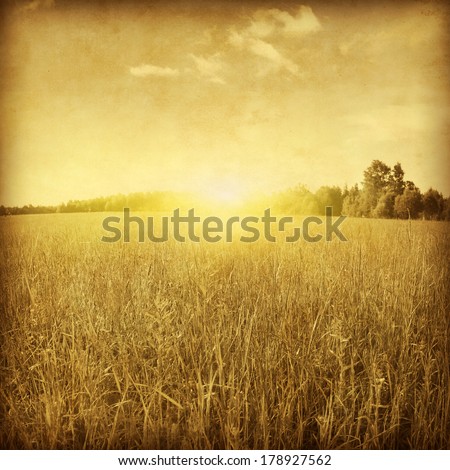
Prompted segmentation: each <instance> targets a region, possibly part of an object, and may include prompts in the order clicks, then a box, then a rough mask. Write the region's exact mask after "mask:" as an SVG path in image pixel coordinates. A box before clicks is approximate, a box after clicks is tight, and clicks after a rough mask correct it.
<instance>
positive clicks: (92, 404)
mask: <svg viewBox="0 0 450 470" xmlns="http://www.w3.org/2000/svg"><path fill="white" fill-rule="evenodd" d="M102 217H104V215H102V214H72V215H69V214H52V215H37V216H16V217H3V218H2V220H0V229H1V235H0V236H1V249H0V253H1V291H2V298H1V315H2V322H1V337H2V340H1V347H2V355H1V371H0V380H1V383H0V393H1V398H0V407H1V408H0V422H1V429H0V445H1V447H2V448H17V449H21V448H25V449H81V448H87V449H106V448H108V449H135V448H137V449H144V448H146V449H152V448H158V449H292V448H295V449H306V448H309V449H317V448H320V449H409V448H413V449H448V448H449V447H450V396H449V386H450V380H449V374H450V363H449V361H450V359H449V358H450V346H449V337H450V336H449V334H450V327H449V325H450V322H449V305H450V303H449V300H450V299H449V293H450V289H449V279H450V268H449V262H448V261H449V258H450V256H449V255H450V243H449V236H450V234H449V225H448V223H444V222H426V221H397V220H364V219H359V220H358V219H348V220H346V221H345V224H344V225H343V226H342V229H343V231H345V235H346V236H347V238H348V241H347V242H341V241H339V240H333V242H330V243H327V242H320V243H306V242H304V241H299V242H297V243H294V244H288V243H269V242H265V241H259V242H257V243H252V244H245V243H239V242H235V243H228V244H227V243H218V244H210V243H206V242H200V243H193V242H189V243H177V242H175V241H169V242H167V243H161V244H156V243H151V242H146V243H142V244H138V243H133V242H132V243H128V244H125V243H112V244H108V243H102V242H101V241H100V238H101V235H102V229H101V220H102Z"/></svg>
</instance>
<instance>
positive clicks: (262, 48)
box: [248, 39, 299, 76]
mask: <svg viewBox="0 0 450 470" xmlns="http://www.w3.org/2000/svg"><path fill="white" fill-rule="evenodd" d="M248 48H249V50H250V51H251V52H253V54H255V55H257V56H259V57H263V58H265V59H267V60H269V61H270V62H271V64H272V68H273V69H274V70H280V69H283V68H284V69H286V70H287V71H288V72H290V73H292V74H293V75H297V76H298V75H299V67H298V65H297V64H296V63H294V62H293V61H292V60H290V59H287V58H286V57H284V56H283V55H282V54H280V52H278V51H277V50H276V49H275V47H273V46H272V44H269V43H268V42H265V41H263V40H261V39H250V40H249V41H248Z"/></svg>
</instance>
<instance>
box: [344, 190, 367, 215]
mask: <svg viewBox="0 0 450 470" xmlns="http://www.w3.org/2000/svg"><path fill="white" fill-rule="evenodd" d="M342 213H343V214H345V215H349V216H351V217H361V215H362V209H361V191H360V189H359V187H358V185H357V184H355V186H352V187H351V188H350V189H346V190H345V191H344V197H343V202H342Z"/></svg>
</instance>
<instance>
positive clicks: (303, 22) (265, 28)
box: [228, 5, 322, 76]
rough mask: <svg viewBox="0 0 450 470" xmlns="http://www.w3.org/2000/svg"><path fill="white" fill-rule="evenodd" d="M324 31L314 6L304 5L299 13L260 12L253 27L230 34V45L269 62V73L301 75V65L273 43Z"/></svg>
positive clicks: (254, 20) (271, 10)
mask: <svg viewBox="0 0 450 470" xmlns="http://www.w3.org/2000/svg"><path fill="white" fill-rule="evenodd" d="M321 29H322V25H321V24H320V21H319V20H318V19H317V17H316V16H315V15H314V13H313V11H312V9H311V7H308V6H304V5H301V6H300V7H299V9H298V10H297V12H296V13H295V14H290V13H288V12H287V11H283V10H279V9H278V8H271V9H265V10H257V11H256V12H255V13H254V14H253V16H252V20H251V22H250V25H248V26H246V27H244V28H242V29H240V30H232V31H230V34H229V36H228V42H229V43H230V44H231V45H232V46H234V47H237V48H239V49H241V50H247V51H248V52H250V53H252V54H254V55H256V56H258V57H261V58H263V59H266V63H265V66H266V67H265V70H266V73H267V72H278V71H280V70H283V69H284V70H287V71H288V72H289V73H291V74H292V75H295V76H300V75H301V74H300V70H299V67H298V65H297V64H296V63H295V62H293V61H292V60H291V59H289V58H287V57H286V56H285V55H283V54H282V53H281V52H280V51H279V50H278V49H277V48H275V46H274V45H273V44H271V42H273V40H276V39H280V38H285V41H286V40H288V39H289V37H292V35H296V36H301V35H306V34H311V33H315V32H317V31H320V30H321ZM270 38H272V39H271V42H269V39H270Z"/></svg>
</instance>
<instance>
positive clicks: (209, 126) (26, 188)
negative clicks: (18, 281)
mask: <svg viewBox="0 0 450 470" xmlns="http://www.w3.org/2000/svg"><path fill="white" fill-rule="evenodd" d="M8 5H9V6H8ZM2 17H3V22H2V24H1V28H2V31H1V46H0V47H1V50H0V52H1V59H0V72H1V73H0V111H1V116H2V119H1V122H0V126H1V127H0V141H1V143H0V152H1V160H0V182H1V191H0V204H4V205H7V206H14V205H19V206H21V205H24V204H59V203H61V202H67V201H68V200H70V199H87V198H92V197H97V196H101V195H111V194H116V193H124V194H126V193H131V192H137V191H154V190H174V191H199V192H200V193H202V194H203V195H204V196H205V197H207V198H211V199H217V200H220V199H221V198H222V199H224V200H225V199H226V198H236V199H239V198H244V197H246V196H247V195H249V194H251V193H253V192H266V193H268V192H272V191H277V190H280V189H285V188H288V187H292V186H295V185H297V184H305V185H307V186H308V187H309V188H310V189H311V190H312V191H315V190H317V189H318V188H319V187H320V186H322V185H339V186H341V187H342V186H344V185H345V184H348V185H353V184H355V183H360V182H361V181H362V179H363V171H364V169H366V168H367V167H368V166H369V165H370V163H371V161H372V160H374V159H380V160H382V161H384V162H385V163H387V164H388V165H390V166H393V165H394V164H395V163H396V162H397V161H399V162H401V164H402V167H403V169H404V170H405V173H406V174H405V177H406V179H409V180H412V181H414V182H415V183H416V184H417V185H418V186H419V188H420V189H421V190H422V191H426V190H427V189H428V188H429V187H433V188H436V189H438V190H439V191H441V192H443V194H444V196H450V108H449V105H450V87H449V84H450V81H449V78H450V77H449V75H450V73H449V72H450V58H449V45H450V37H449V36H450V27H449V26H450V24H449V23H450V10H449V8H448V7H447V6H446V3H445V2H438V1H400V2H392V1H391V2H384V3H383V1H378V2H372V1H369V2H368V1H355V0H353V1H350V0H349V1H340V2H331V1H321V2H317V1H311V2H308V1H307V0H304V2H302V1H300V2H292V1H245V0H244V1H240V2H237V1H236V2H233V1H231V2H230V1H228V2H220V1H215V0H212V1H209V2H201V1H196V2H194V1H191V2H174V1H166V2H155V1H153V2H152V1H147V2H145V1H136V2H133V1H131V0H130V1H124V2H112V1H111V2H108V1H98V2H97V1H91V2H87V1H86V2H83V1H77V2H75V1H72V2H70V1H63V0H29V1H12V2H9V3H8V2H7V6H6V7H4V11H3V12H2Z"/></svg>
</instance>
